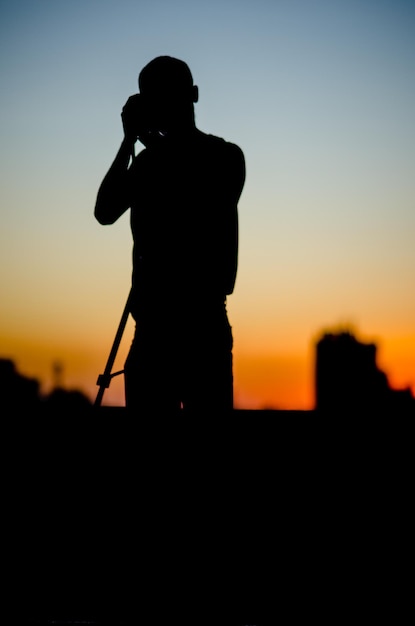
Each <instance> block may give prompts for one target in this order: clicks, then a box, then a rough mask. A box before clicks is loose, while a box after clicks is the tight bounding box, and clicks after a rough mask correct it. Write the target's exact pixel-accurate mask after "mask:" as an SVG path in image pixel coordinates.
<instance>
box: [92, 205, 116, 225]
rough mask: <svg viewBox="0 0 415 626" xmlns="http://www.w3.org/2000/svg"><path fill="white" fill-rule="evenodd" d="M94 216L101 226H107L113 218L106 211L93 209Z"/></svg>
mask: <svg viewBox="0 0 415 626" xmlns="http://www.w3.org/2000/svg"><path fill="white" fill-rule="evenodd" d="M94 217H95V219H96V220H97V222H99V224H101V225H102V226H108V225H109V224H114V222H115V219H114V217H113V216H112V215H110V214H109V213H108V212H107V211H102V210H97V209H95V211H94Z"/></svg>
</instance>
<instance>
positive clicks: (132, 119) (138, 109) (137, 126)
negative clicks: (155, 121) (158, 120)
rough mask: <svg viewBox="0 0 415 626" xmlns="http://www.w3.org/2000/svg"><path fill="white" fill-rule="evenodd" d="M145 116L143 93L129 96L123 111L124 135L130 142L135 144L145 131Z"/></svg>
mask: <svg viewBox="0 0 415 626" xmlns="http://www.w3.org/2000/svg"><path fill="white" fill-rule="evenodd" d="M143 117H144V116H143V106H142V102H141V95H140V94H139V93H137V94H134V95H133V96H130V97H129V98H128V100H127V102H126V103H125V105H124V107H123V109H122V112H121V119H122V125H123V129H124V136H125V139H126V141H127V142H128V143H130V144H134V143H135V142H136V141H137V139H138V136H139V135H140V134H141V133H143V132H144V120H143Z"/></svg>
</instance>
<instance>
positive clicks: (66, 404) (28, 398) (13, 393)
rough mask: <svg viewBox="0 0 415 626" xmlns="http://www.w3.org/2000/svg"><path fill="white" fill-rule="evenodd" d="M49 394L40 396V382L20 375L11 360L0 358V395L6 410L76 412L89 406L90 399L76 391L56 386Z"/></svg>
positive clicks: (57, 379)
mask: <svg viewBox="0 0 415 626" xmlns="http://www.w3.org/2000/svg"><path fill="white" fill-rule="evenodd" d="M60 374H61V372H60ZM59 381H60V378H56V377H55V386H54V387H53V389H52V390H51V392H50V393H49V394H46V395H42V394H41V391H40V388H41V385H40V381H39V380H38V379H37V378H29V377H27V376H24V375H22V374H20V373H19V372H18V371H17V369H16V366H15V363H14V361H12V360H11V359H5V358H0V394H1V398H2V403H3V404H4V405H6V406H7V408H8V409H13V410H14V409H30V410H36V409H39V408H48V409H53V410H55V409H56V410H62V409H64V410H77V409H83V408H86V407H88V406H90V405H91V401H90V399H89V398H88V397H87V396H86V395H85V394H84V393H83V392H82V391H79V390H77V389H64V388H63V387H62V386H61V385H60V384H58V383H59Z"/></svg>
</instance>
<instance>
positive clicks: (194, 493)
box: [3, 408, 414, 626]
mask: <svg viewBox="0 0 415 626" xmlns="http://www.w3.org/2000/svg"><path fill="white" fill-rule="evenodd" d="M3 426H4V425H3ZM413 434H414V428H413V423H412V421H411V420H408V418H401V417H399V416H382V415H370V416H365V415H356V416H353V415H347V416H341V415H338V416H325V417H323V416H319V415H318V414H317V413H314V412H295V411H294V412H278V411H236V412H235V414H234V415H232V416H231V417H229V416H228V418H226V419H224V418H223V417H222V418H221V416H211V417H210V418H209V419H208V418H206V417H202V418H200V419H194V418H192V419H191V420H190V419H186V418H185V419H166V418H165V416H158V417H153V418H151V419H150V418H145V417H142V418H141V419H137V420H130V419H128V418H127V419H126V414H125V411H124V410H123V409H104V408H102V409H100V410H98V411H94V412H87V414H86V413H84V412H82V411H81V412H80V413H78V414H77V415H74V414H70V415H68V414H64V413H59V414H56V413H55V414H51V413H49V414H46V415H33V416H13V415H11V416H10V420H9V421H8V423H7V428H5V427H4V428H3V448H4V458H5V460H6V463H5V470H4V475H3V478H4V479H5V480H4V484H5V489H4V492H5V495H6V498H4V497H3V514H4V519H5V521H6V524H5V525H3V548H4V553H5V556H6V559H5V560H4V564H5V571H6V579H7V582H6V583H5V584H3V596H4V597H5V598H6V602H7V603H9V604H10V610H9V611H8V613H9V614H10V617H8V618H7V620H6V621H7V623H8V624H15V623H16V624H23V625H24V624H27V625H28V626H29V625H32V624H33V625H34V624H38V625H39V626H40V625H43V624H52V623H55V624H74V623H82V622H84V623H88V622H89V623H93V624H113V625H114V626H117V625H120V626H123V625H124V624H125V625H127V624H128V625H130V624H141V623H143V624H149V623H151V624H166V623H167V622H174V623H177V624H183V623H184V624H195V625H196V624H207V623H209V624H235V626H236V625H238V626H239V625H241V626H242V624H245V623H246V624H249V623H250V624H261V623H262V624H263V623H272V624H276V623H279V622H281V623H284V624H298V623H305V622H304V620H306V622H309V621H310V620H311V619H313V620H316V619H317V620H318V621H319V622H320V623H321V622H324V623H327V624H328V623H330V624H333V623H338V622H339V621H342V620H343V619H344V618H348V619H349V620H353V621H355V620H356V613H355V612H354V611H353V607H355V608H356V607H357V601H358V600H359V602H360V609H359V621H369V620H371V618H373V614H374V613H373V612H374V610H375V607H377V608H379V607H380V606H382V607H383V609H384V611H386V609H387V607H386V604H385V603H387V601H388V598H391V593H392V584H394V583H395V582H396V581H397V580H398V579H399V582H400V586H399V589H400V598H399V599H400V602H399V603H396V602H394V606H395V612H394V613H393V617H394V620H393V621H394V622H395V623H396V617H397V611H399V610H400V609H401V608H402V607H403V606H404V601H405V593H406V592H407V593H408V594H409V593H411V597H412V592H410V591H409V582H410V578H409V579H408V578H405V577H404V576H403V577H401V572H403V569H402V565H403V563H400V562H398V561H399V559H400V557H403V556H404V557H405V559H407V558H409V555H408V549H409V544H406V534H405V525H406V523H407V522H408V520H409V519H411V518H410V513H409V510H410V508H411V507H410V504H411V501H412V497H413V489H412V487H411V486H410V485H408V482H409V480H408V477H411V479H412V478H413V443H414V439H413ZM412 530H413V529H412ZM392 539H393V541H392ZM402 542H403V544H402ZM392 548H393V549H392ZM405 559H404V560H405ZM375 580H376V582H377V584H376V585H373V582H374V581H375ZM386 583H389V590H388V593H387V594H385V593H382V589H383V588H384V585H385V584H386ZM372 587H373V588H372ZM333 602H334V604H335V608H334V609H333V608H331V607H332V603H333ZM379 603H380V605H379ZM370 606H371V607H372V609H371V611H369V607H370ZM336 607H337V608H336ZM356 610H357V608H356ZM3 611H6V609H5V607H4V608H3ZM4 623H6V622H4Z"/></svg>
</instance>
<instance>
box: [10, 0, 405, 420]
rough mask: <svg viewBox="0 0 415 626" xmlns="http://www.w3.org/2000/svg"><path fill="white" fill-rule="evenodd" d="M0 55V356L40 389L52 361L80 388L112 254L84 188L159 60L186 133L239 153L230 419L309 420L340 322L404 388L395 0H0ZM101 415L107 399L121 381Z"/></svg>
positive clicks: (101, 346) (401, 63)
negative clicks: (179, 98)
mask: <svg viewBox="0 0 415 626" xmlns="http://www.w3.org/2000/svg"><path fill="white" fill-rule="evenodd" d="M0 53H1V54H0V68H1V69H0V71H1V76H0V78H1V91H0V102H1V109H0V111H1V115H0V132H1V135H0V137H1V143H0V164H1V170H0V171H1V186H0V212H1V231H0V262H1V265H0V268H1V269H0V289H1V291H0V294H1V307H0V358H11V359H13V360H14V362H15V364H16V367H17V369H18V371H19V372H20V373H22V374H23V375H25V376H30V377H35V378H38V379H39V380H40V382H41V384H42V390H43V391H44V392H45V393H47V392H48V391H49V390H50V389H51V388H52V387H53V385H54V384H55V383H56V379H55V378H54V374H53V372H54V370H55V371H57V368H56V364H57V363H59V364H60V365H61V366H62V378H63V383H64V385H65V386H66V387H67V388H76V389H81V390H82V391H84V392H85V393H86V394H87V395H88V396H89V397H91V399H94V398H95V396H96V393H97V390H98V388H97V385H96V382H97V377H98V374H100V373H102V372H103V370H104V368H105V365H106V362H107V358H108V355H109V351H110V349H111V346H112V342H113V340H114V336H115V333H116V330H117V327H118V324H119V321H120V318H121V315H122V312H123V309H124V305H125V302H126V299H127V296H128V292H129V288H130V278H131V252H132V237H131V232H130V225H129V214H128V212H127V213H126V214H124V215H123V216H122V217H121V218H120V219H119V220H118V222H116V223H115V224H114V225H111V226H101V225H99V224H98V222H97V221H96V220H95V218H94V216H93V211H94V205H95V200H96V194H97V190H98V187H99V185H100V183H101V180H102V178H103V176H104V175H105V173H106V171H107V170H108V168H109V166H110V164H111V162H112V160H113V158H114V157H115V154H116V152H117V150H118V148H119V146H120V143H121V140H122V125H121V117H120V113H121V109H122V107H123V105H124V104H125V102H126V100H127V98H128V97H129V96H130V95H131V94H133V93H136V92H137V91H138V85H137V77H138V73H139V71H140V69H141V68H142V67H143V66H144V65H145V64H146V63H147V62H149V61H150V60H151V59H152V58H154V57H155V56H159V55H161V54H168V55H171V56H176V57H178V58H180V59H182V60H184V61H186V62H187V63H188V65H189V66H190V69H191V71H192V74H193V77H194V81H195V83H196V84H197V85H198V87H199V102H198V103H197V104H196V105H195V112H196V124H197V126H198V127H199V128H200V129H201V130H203V131H205V132H209V133H212V134H216V135H218V136H221V137H223V138H225V139H227V140H229V141H232V142H233V143H236V144H238V145H239V146H240V147H241V148H242V150H243V152H244V155H245V159H246V168H247V176H246V183H245V187H244V190H243V192H242V196H241V199H240V202H239V207H238V210H239V221H240V225H239V229H240V232H239V236H240V250H239V267H238V275H237V280H236V285H235V291H234V293H233V294H232V295H231V296H229V298H228V303H227V309H228V314H229V319H230V323H231V326H232V330H233V335H234V353H233V354H234V391H235V406H236V408H246V409H249V408H252V409H260V408H276V409H306V410H307V409H311V408H313V407H314V401H315V397H314V366H315V364H314V358H315V342H316V340H317V339H318V338H319V337H320V336H321V334H322V333H323V332H325V331H326V330H328V331H330V330H338V329H348V330H352V332H353V333H354V334H355V335H356V337H357V338H358V339H359V340H360V341H362V342H375V343H376V345H377V347H378V350H377V363H378V366H379V368H381V369H382V370H383V371H384V372H385V373H386V374H387V376H388V380H389V382H390V384H391V385H392V386H393V387H395V388H407V387H410V388H411V389H412V392H413V393H414V394H415V245H414V242H415V168H414V166H415V123H414V111H415V2H414V1H413V0H412V1H401V0H347V1H340V0H330V1H329V0H268V1H264V0H253V1H251V0H239V1H236V0H209V2H206V1H203V2H202V1H200V0H148V1H147V0H146V1H140V0H135V1H133V0H115V1H112V0H71V2H67V1H65V2H64V1H61V0H32V1H29V0H6V1H4V0H0ZM139 149H140V146H139V144H137V147H136V152H137V151H138V150H139ZM166 314H167V313H166ZM133 330H134V326H133V320H132V319H131V318H129V320H128V323H127V327H126V330H125V333H124V335H123V339H122V342H121V345H120V348H119V352H118V355H117V359H116V362H115V364H114V371H116V370H122V368H123V363H124V359H125V357H126V354H127V351H128V348H129V345H130V343H131V339H132V335H133ZM103 403H104V404H113V405H123V404H124V395H123V376H122V375H120V376H118V377H115V378H114V379H113V381H112V382H111V385H110V388H109V389H108V390H106V392H105V394H104V401H103Z"/></svg>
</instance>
